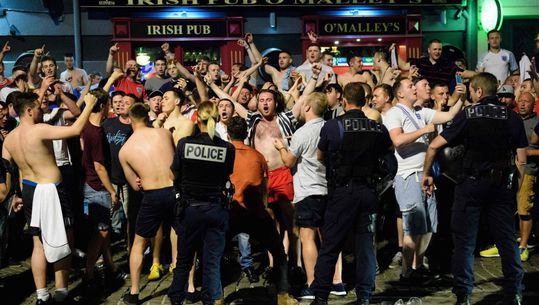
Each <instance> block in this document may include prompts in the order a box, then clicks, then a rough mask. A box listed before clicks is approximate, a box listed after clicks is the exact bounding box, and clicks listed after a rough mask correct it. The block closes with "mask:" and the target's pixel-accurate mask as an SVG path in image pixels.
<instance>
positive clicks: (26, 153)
mask: <svg viewBox="0 0 539 305" xmlns="http://www.w3.org/2000/svg"><path fill="white" fill-rule="evenodd" d="M84 102H85V103H86V107H85V108H84V111H83V112H82V114H81V115H80V116H79V118H78V119H77V120H76V121H75V123H73V125H71V126H52V125H49V124H43V123H42V121H43V112H42V110H41V107H40V106H41V103H40V101H39V99H38V96H37V95H36V94H34V93H21V94H20V95H19V97H18V98H17V100H16V101H15V104H14V108H15V110H16V112H17V114H18V116H19V118H20V125H19V126H18V127H17V128H15V129H14V130H13V131H12V132H11V133H9V134H8V136H7V137H6V139H5V141H4V146H3V150H2V158H3V159H6V160H8V161H10V162H11V161H14V162H15V164H17V166H18V167H19V171H20V174H21V178H22V179H23V180H22V193H23V205H24V208H25V211H24V213H25V216H26V221H27V222H28V224H30V223H31V220H32V205H33V204H34V202H35V201H36V200H39V199H41V198H34V192H35V190H36V189H37V188H44V187H50V186H51V185H52V186H54V185H55V184H56V183H60V182H61V181H62V175H61V173H60V170H59V169H58V166H57V165H56V161H55V158H54V152H53V149H52V147H53V145H52V140H59V139H65V138H70V137H75V136H78V135H79V134H80V132H81V130H82V128H83V127H84V125H85V124H86V122H87V121H88V117H89V115H90V112H91V110H92V108H93V107H94V105H95V102H96V97H95V96H93V95H91V94H87V95H86V96H85V97H84ZM6 181H7V182H8V184H9V181H10V177H9V175H8V177H7V179H6ZM55 188H56V191H57V193H58V196H59V197H60V200H59V201H60V203H59V204H60V205H61V209H62V216H61V217H63V219H64V225H65V226H66V230H70V228H71V226H72V221H73V215H72V213H71V209H70V204H69V202H68V200H67V197H66V193H65V192H64V190H63V187H62V184H61V183H60V184H57V185H56V186H55ZM8 189H9V185H8ZM44 204H50V205H52V204H54V202H46V203H44ZM34 220H35V219H34ZM44 221H46V219H44V218H42V217H40V220H39V222H44ZM29 231H30V233H31V234H32V236H33V243H34V248H33V251H32V262H31V264H32V274H33V277H34V283H35V285H36V289H37V299H38V300H37V303H36V304H47V302H48V301H49V299H50V294H49V292H48V291H47V288H46V287H47V260H46V257H45V252H44V248H43V244H42V242H41V238H40V237H41V233H42V232H41V231H40V229H39V228H37V227H33V226H31V227H30V229H29ZM62 233H63V234H66V232H65V231H64V232H55V234H57V235H63V234H62ZM67 236H69V234H67ZM69 266H70V256H69V255H68V256H66V257H64V258H63V259H61V260H58V261H56V262H55V263H54V270H55V281H56V293H55V299H56V301H58V302H63V301H65V299H66V297H67V280H68V270H69Z"/></svg>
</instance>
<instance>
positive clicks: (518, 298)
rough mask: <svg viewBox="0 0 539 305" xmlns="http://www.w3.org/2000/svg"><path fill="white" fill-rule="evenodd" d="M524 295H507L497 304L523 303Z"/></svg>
mask: <svg viewBox="0 0 539 305" xmlns="http://www.w3.org/2000/svg"><path fill="white" fill-rule="evenodd" d="M522 304H523V303H522V295H520V294H515V295H505V296H504V297H503V299H501V300H500V301H499V302H498V303H496V305H522Z"/></svg>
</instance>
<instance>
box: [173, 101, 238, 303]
mask: <svg viewBox="0 0 539 305" xmlns="http://www.w3.org/2000/svg"><path fill="white" fill-rule="evenodd" d="M218 116H219V113H218V111H217V107H216V106H215V105H214V104H213V103H211V102H204V103H201V104H200V105H199V107H198V127H199V128H200V134H198V135H196V136H189V137H186V138H183V139H182V140H180V142H178V147H177V151H176V154H175V157H174V162H173V164H172V170H173V171H174V172H175V176H176V179H175V185H176V186H177V187H178V190H179V192H180V199H179V200H178V202H177V207H176V210H177V221H176V223H175V227H174V229H175V230H176V233H177V234H178V236H179V238H178V261H177V264H176V269H175V271H174V278H173V280H172V284H171V285H170V288H169V290H168V296H169V297H170V299H171V302H172V304H183V300H184V299H185V296H186V290H185V288H186V287H187V285H186V284H187V278H188V276H189V270H190V269H191V266H192V263H193V258H194V254H195V251H196V250H197V249H202V251H203V254H202V255H203V257H204V260H203V266H202V268H203V276H202V295H201V298H202V303H203V304H204V305H210V304H211V305H213V304H224V298H223V289H222V286H221V271H220V263H221V257H222V256H223V251H224V248H225V234H226V230H227V227H228V211H227V210H226V207H225V201H226V199H225V198H223V191H224V190H225V185H226V183H227V181H228V180H229V176H230V174H231V173H232V170H233V168H234V157H235V150H234V146H233V145H232V144H230V143H228V142H225V141H223V140H221V139H220V138H219V137H216V136H215V124H216V122H217V118H218ZM201 246H202V247H201Z"/></svg>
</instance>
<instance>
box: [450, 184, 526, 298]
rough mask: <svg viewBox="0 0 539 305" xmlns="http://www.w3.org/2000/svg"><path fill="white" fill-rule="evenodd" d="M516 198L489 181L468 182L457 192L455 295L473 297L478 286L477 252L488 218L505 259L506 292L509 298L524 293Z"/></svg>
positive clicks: (505, 188) (458, 186)
mask: <svg viewBox="0 0 539 305" xmlns="http://www.w3.org/2000/svg"><path fill="white" fill-rule="evenodd" d="M516 208H517V207H516V194H515V192H514V191H512V190H510V189H507V187H505V186H495V185H491V184H489V182H488V181H487V180H481V179H475V178H470V177H469V178H467V179H466V180H465V181H464V182H462V183H460V184H458V185H457V186H456V188H455V202H454V204H453V211H452V216H451V227H452V231H453V242H454V245H455V249H454V252H453V259H452V272H453V277H454V287H453V293H455V294H456V295H457V296H464V295H470V294H471V293H472V289H473V285H474V273H473V264H474V250H475V246H476V239H477V231H478V227H479V223H480V222H479V219H480V217H481V216H483V217H486V220H487V221H486V223H488V224H489V228H490V234H491V235H492V237H493V239H494V241H495V243H496V246H497V247H498V250H499V252H500V256H501V259H502V271H503V275H504V276H503V279H501V280H502V283H503V289H504V292H505V293H506V294H508V295H514V294H517V293H521V292H522V289H523V285H522V278H523V276H524V272H523V270H522V264H521V261H520V253H519V250H518V245H517V242H516V239H515V212H516Z"/></svg>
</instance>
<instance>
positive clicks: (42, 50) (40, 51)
mask: <svg viewBox="0 0 539 305" xmlns="http://www.w3.org/2000/svg"><path fill="white" fill-rule="evenodd" d="M44 53H45V45H43V46H42V47H41V48H37V49H35V50H34V56H35V57H38V58H39V57H41V56H43V54H44Z"/></svg>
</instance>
